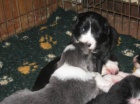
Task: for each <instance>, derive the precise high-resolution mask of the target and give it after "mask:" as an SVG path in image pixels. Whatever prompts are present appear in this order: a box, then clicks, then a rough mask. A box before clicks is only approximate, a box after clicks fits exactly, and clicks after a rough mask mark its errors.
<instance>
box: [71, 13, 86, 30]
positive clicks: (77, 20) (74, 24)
mask: <svg viewBox="0 0 140 104" xmlns="http://www.w3.org/2000/svg"><path fill="white" fill-rule="evenodd" d="M83 15H84V13H80V14H78V15H77V16H76V18H75V20H74V21H73V24H72V29H75V26H76V25H77V24H78V22H79V19H80V18H81V16H83Z"/></svg>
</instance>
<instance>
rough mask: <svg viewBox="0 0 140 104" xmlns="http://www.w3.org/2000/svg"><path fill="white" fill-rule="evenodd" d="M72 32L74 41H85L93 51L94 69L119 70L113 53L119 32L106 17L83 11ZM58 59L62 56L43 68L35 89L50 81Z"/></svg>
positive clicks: (110, 72) (110, 71)
mask: <svg viewBox="0 0 140 104" xmlns="http://www.w3.org/2000/svg"><path fill="white" fill-rule="evenodd" d="M72 32H73V39H72V43H75V42H82V43H85V44H87V45H88V46H89V49H90V50H91V51H92V54H93V61H94V63H95V64H96V65H95V67H96V68H95V70H94V71H96V72H99V73H102V74H103V75H105V74H116V73H117V72H118V70H119V68H118V62H117V61H116V58H115V57H114V56H113V55H112V54H111V51H112V50H113V49H114V47H115V46H116V44H117V40H118V33H117V32H116V30H115V29H114V28H113V27H111V26H110V25H109V23H108V21H107V20H106V18H104V17H103V16H101V15H100V14H98V13H95V12H85V13H81V14H79V15H78V16H77V19H76V21H75V22H74V25H73V30H72ZM58 60H60V57H58V58H56V59H54V61H52V62H50V63H49V64H48V65H47V66H46V67H45V68H43V69H42V70H41V72H40V74H39V76H38V77H37V80H36V82H35V85H34V86H33V91H36V90H39V89H41V88H43V87H44V86H45V85H46V84H47V83H48V81H49V78H50V75H51V74H52V72H53V71H54V70H55V69H56V68H57V65H56V63H57V61H58Z"/></svg>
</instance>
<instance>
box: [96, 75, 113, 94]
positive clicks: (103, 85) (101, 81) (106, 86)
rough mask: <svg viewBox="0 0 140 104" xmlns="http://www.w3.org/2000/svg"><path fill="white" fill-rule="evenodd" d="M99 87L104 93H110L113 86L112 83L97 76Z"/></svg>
mask: <svg viewBox="0 0 140 104" xmlns="http://www.w3.org/2000/svg"><path fill="white" fill-rule="evenodd" d="M95 80H96V83H97V86H98V87H99V88H100V89H101V90H103V91H104V92H108V90H109V89H110V87H111V86H112V85H113V83H112V82H110V81H107V80H105V79H104V78H103V77H102V76H101V75H100V74H97V75H96V77H95Z"/></svg>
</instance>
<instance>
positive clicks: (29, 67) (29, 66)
mask: <svg viewBox="0 0 140 104" xmlns="http://www.w3.org/2000/svg"><path fill="white" fill-rule="evenodd" d="M37 68H38V65H37V63H36V62H32V63H29V62H25V63H23V65H22V66H19V67H18V71H19V72H20V73H22V74H29V73H30V72H34V71H36V69H37Z"/></svg>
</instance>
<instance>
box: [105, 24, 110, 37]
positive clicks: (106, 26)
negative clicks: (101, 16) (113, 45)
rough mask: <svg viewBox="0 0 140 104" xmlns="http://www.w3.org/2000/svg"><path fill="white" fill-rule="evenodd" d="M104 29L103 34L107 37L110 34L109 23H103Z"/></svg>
mask: <svg viewBox="0 0 140 104" xmlns="http://www.w3.org/2000/svg"><path fill="white" fill-rule="evenodd" d="M104 27H105V31H104V33H105V34H107V35H109V34H110V28H111V27H110V25H109V23H105V24H104Z"/></svg>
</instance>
